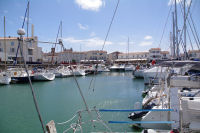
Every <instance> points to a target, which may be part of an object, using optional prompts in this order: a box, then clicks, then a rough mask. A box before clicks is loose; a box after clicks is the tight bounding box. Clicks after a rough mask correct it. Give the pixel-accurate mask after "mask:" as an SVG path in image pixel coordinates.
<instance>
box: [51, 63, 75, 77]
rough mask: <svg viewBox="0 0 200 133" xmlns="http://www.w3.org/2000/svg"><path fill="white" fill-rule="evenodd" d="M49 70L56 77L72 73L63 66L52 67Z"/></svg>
mask: <svg viewBox="0 0 200 133" xmlns="http://www.w3.org/2000/svg"><path fill="white" fill-rule="evenodd" d="M50 72H52V73H54V74H55V77H56V78H64V77H68V76H71V75H72V74H71V72H70V70H69V69H68V68H67V67H64V66H59V67H58V68H56V69H53V70H51V71H50Z"/></svg>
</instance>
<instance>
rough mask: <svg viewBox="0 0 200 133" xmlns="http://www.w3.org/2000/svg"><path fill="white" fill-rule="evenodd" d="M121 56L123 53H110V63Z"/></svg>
mask: <svg viewBox="0 0 200 133" xmlns="http://www.w3.org/2000/svg"><path fill="white" fill-rule="evenodd" d="M119 54H121V52H118V51H116V52H112V53H110V54H108V59H107V60H108V61H110V62H111V61H115V60H116V59H118V57H119Z"/></svg>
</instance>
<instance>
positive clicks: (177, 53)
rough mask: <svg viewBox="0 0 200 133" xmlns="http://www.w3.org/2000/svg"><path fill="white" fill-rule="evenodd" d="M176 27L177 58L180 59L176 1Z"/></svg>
mask: <svg viewBox="0 0 200 133" xmlns="http://www.w3.org/2000/svg"><path fill="white" fill-rule="evenodd" d="M174 5H175V27H176V36H175V37H176V41H175V42H176V58H179V43H178V18H177V6H176V0H175V4H174Z"/></svg>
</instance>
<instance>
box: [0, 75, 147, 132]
mask: <svg viewBox="0 0 200 133" xmlns="http://www.w3.org/2000/svg"><path fill="white" fill-rule="evenodd" d="M92 78H93V75H90V76H85V77H77V79H78V82H79V84H80V86H81V88H82V90H83V93H84V96H85V98H86V101H87V103H88V106H89V107H90V108H93V107H94V106H96V107H97V109H133V106H134V103H135V102H136V101H141V100H142V97H141V92H142V90H143V89H144V83H143V80H137V79H133V77H132V74H131V73H114V72H112V73H102V74H98V75H97V76H96V79H95V84H92V85H91V88H89V84H90V81H91V79H92ZM33 87H34V88H35V92H36V96H37V101H38V104H39V107H40V111H41V115H42V117H43V120H44V123H45V124H46V123H48V122H49V121H50V120H54V121H55V123H58V122H63V121H66V120H68V119H70V118H71V117H72V116H73V115H74V114H75V112H77V111H78V110H82V109H85V107H84V104H83V101H82V99H81V97H80V94H79V91H78V88H77V86H76V84H75V82H74V79H73V77H70V78H60V79H58V78H57V79H55V80H54V81H50V82H34V83H33ZM93 88H94V89H93ZM127 116H128V113H127V112H121V113H119V112H101V117H102V119H103V120H104V121H109V120H118V121H127V120H128V121H130V120H129V119H128V118H127ZM92 117H93V119H97V118H96V115H95V112H93V113H92ZM89 118H91V117H90V116H89V115H88V114H87V113H83V114H82V121H83V122H85V124H83V125H82V129H83V132H84V133H85V132H91V131H93V132H97V131H99V132H100V131H108V130H106V129H105V128H104V127H103V126H102V124H100V123H94V125H95V127H93V126H92V124H91V122H89V123H87V122H88V120H89ZM76 121H77V118H75V119H74V120H73V121H71V122H70V123H67V124H65V125H57V124H56V128H57V132H58V133H61V132H63V131H64V130H66V129H68V128H69V127H70V124H72V123H74V122H76ZM108 126H109V127H110V128H111V129H112V131H114V132H125V131H129V132H134V130H133V129H132V128H131V126H130V125H128V124H108ZM13 132H14V133H39V132H42V129H41V126H40V122H39V119H38V116H37V113H36V110H35V106H34V103H33V99H32V95H31V90H30V87H29V85H28V84H11V85H7V86H0V133H13ZM69 132H73V131H72V130H70V131H69Z"/></svg>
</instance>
